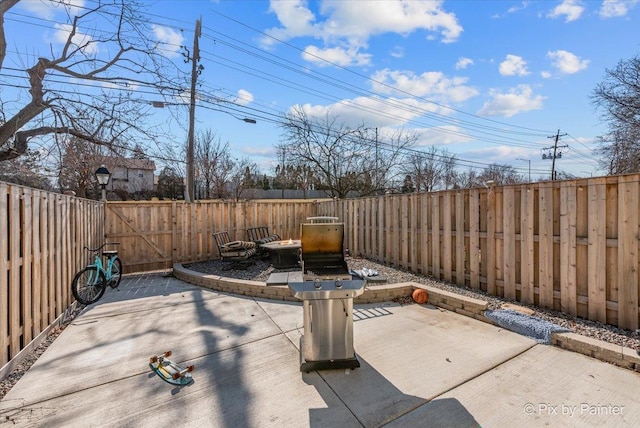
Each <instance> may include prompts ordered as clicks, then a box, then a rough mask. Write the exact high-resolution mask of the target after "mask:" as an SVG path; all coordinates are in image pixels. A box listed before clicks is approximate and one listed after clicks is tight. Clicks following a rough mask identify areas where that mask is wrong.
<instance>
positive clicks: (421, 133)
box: [412, 125, 473, 147]
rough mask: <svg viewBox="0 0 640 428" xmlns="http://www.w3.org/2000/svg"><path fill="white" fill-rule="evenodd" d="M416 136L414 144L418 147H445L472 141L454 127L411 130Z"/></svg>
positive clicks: (445, 126)
mask: <svg viewBox="0 0 640 428" xmlns="http://www.w3.org/2000/svg"><path fill="white" fill-rule="evenodd" d="M412 131H413V132H415V133H416V135H417V136H418V141H417V142H416V144H417V145H418V146H419V147H430V146H446V145H450V144H464V143H470V142H472V141H473V138H472V137H470V136H468V135H466V134H465V131H464V130H463V129H460V128H459V127H457V126H455V125H444V126H434V127H433V128H416V129H412Z"/></svg>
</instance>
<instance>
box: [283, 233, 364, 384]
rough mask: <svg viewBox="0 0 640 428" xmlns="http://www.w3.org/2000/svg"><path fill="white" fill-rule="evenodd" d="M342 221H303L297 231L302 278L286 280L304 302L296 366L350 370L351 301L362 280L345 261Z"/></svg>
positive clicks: (360, 290)
mask: <svg viewBox="0 0 640 428" xmlns="http://www.w3.org/2000/svg"><path fill="white" fill-rule="evenodd" d="M343 240H344V224H343V223H330V224H329V223H305V224H303V225H302V233H301V259H302V260H301V264H302V271H303V281H302V282H290V283H289V284H288V285H289V289H290V290H291V292H292V294H293V296H294V297H296V298H298V299H300V300H302V302H303V322H304V334H303V335H302V337H301V338H300V370H301V371H307V372H308V371H311V370H325V369H344V368H350V369H354V368H356V367H360V362H358V358H357V356H356V354H355V351H354V348H353V299H354V297H357V296H359V295H361V294H362V293H364V286H365V281H364V280H362V279H356V280H354V279H352V277H351V275H349V271H348V269H347V263H346V262H345V260H344V250H343Z"/></svg>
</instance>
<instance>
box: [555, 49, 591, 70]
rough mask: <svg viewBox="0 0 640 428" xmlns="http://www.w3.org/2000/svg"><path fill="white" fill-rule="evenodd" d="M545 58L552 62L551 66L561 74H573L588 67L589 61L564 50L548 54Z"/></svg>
mask: <svg viewBox="0 0 640 428" xmlns="http://www.w3.org/2000/svg"><path fill="white" fill-rule="evenodd" d="M547 57H548V58H550V59H551V60H552V65H553V66H554V67H555V68H556V69H557V70H558V71H559V72H560V73H562V74H575V73H577V72H579V71H581V70H584V69H586V68H587V67H588V66H589V60H586V59H580V58H579V57H578V56H576V55H575V54H572V53H571V52H568V51H565V50H557V51H552V52H548V53H547Z"/></svg>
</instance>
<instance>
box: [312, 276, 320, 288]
mask: <svg viewBox="0 0 640 428" xmlns="http://www.w3.org/2000/svg"><path fill="white" fill-rule="evenodd" d="M313 286H314V287H316V289H320V288H322V281H320V278H316V279H314V280H313Z"/></svg>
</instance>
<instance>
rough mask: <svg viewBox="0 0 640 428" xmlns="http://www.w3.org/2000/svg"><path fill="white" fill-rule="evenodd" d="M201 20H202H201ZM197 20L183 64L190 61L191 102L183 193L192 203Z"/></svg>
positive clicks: (197, 45) (198, 35) (199, 33)
mask: <svg viewBox="0 0 640 428" xmlns="http://www.w3.org/2000/svg"><path fill="white" fill-rule="evenodd" d="M201 19H202V18H201ZM201 19H198V20H197V21H196V31H195V34H194V36H193V55H192V56H191V58H189V54H188V52H187V58H186V59H185V62H189V61H191V101H190V103H189V135H188V136H187V186H186V187H187V189H186V190H187V191H186V193H185V195H184V196H185V197H184V199H185V201H186V202H193V200H194V198H193V194H194V187H195V180H194V175H195V174H194V165H193V164H194V159H193V145H194V141H193V140H194V138H195V137H194V126H195V119H196V83H197V81H198V74H199V73H200V70H201V69H200V68H199V67H198V62H199V61H200V45H199V44H198V40H199V38H200V35H201V25H202V21H201Z"/></svg>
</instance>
